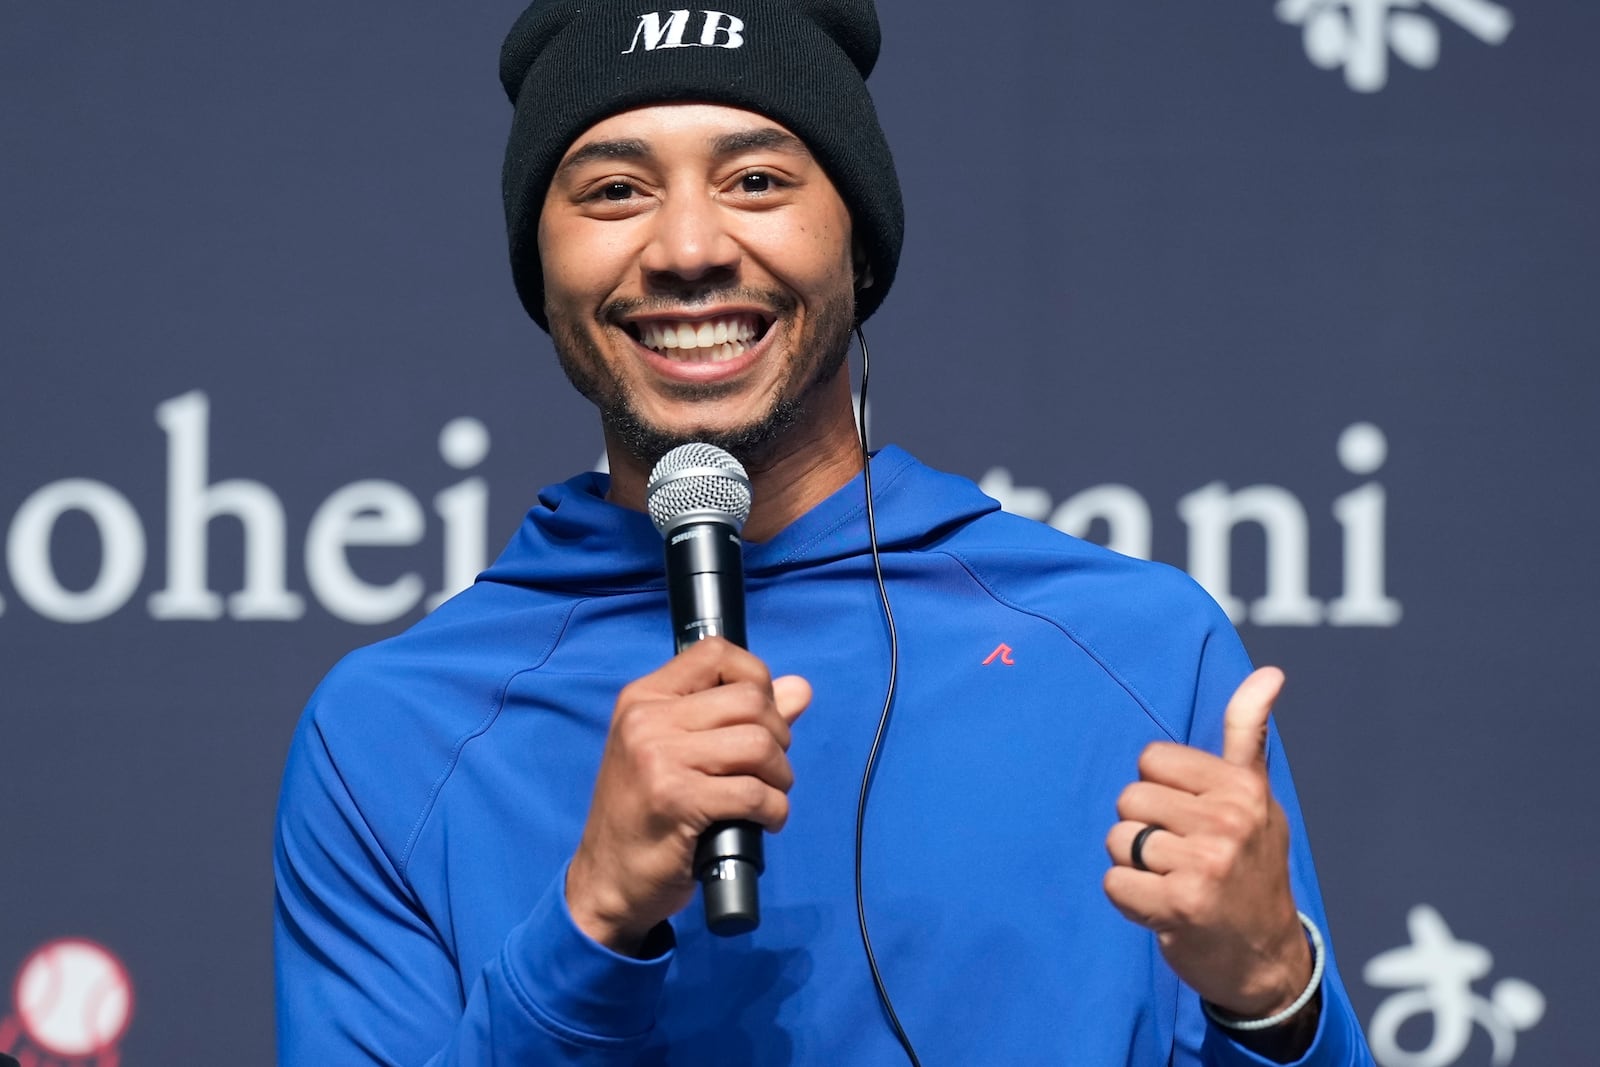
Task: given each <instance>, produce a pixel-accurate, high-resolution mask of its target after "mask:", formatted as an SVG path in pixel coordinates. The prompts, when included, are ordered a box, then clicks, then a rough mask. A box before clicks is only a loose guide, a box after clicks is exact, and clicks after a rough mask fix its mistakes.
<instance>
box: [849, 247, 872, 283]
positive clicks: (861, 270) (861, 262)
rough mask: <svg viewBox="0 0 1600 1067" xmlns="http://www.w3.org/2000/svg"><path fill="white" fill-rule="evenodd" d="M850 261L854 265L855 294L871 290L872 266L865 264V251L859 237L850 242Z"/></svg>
mask: <svg viewBox="0 0 1600 1067" xmlns="http://www.w3.org/2000/svg"><path fill="white" fill-rule="evenodd" d="M850 260H851V262H852V263H853V264H854V265H855V271H856V292H858V293H859V292H860V291H861V290H863V289H871V288H872V264H870V263H868V262H867V249H866V246H865V245H863V244H862V243H861V239H860V238H859V237H858V238H855V239H854V240H852V241H851V242H850Z"/></svg>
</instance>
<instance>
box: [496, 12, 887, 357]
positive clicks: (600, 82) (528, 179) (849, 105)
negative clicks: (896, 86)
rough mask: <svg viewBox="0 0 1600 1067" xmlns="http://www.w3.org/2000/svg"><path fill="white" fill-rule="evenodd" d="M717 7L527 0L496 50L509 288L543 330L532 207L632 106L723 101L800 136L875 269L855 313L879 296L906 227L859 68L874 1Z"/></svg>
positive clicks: (867, 51) (873, 30)
mask: <svg viewBox="0 0 1600 1067" xmlns="http://www.w3.org/2000/svg"><path fill="white" fill-rule="evenodd" d="M712 2H714V3H716V4H717V7H718V9H719V10H716V11H709V10H706V9H704V8H690V9H681V8H663V9H661V10H649V8H650V0H626V2H623V0H534V2H533V3H532V4H531V5H529V7H528V9H527V10H526V11H524V12H523V13H522V17H521V18H519V19H518V20H517V23H516V25H515V26H513V27H512V28H511V33H510V34H509V35H507V37H506V41H505V45H504V47H503V48H502V49H501V52H500V82H501V84H502V85H504V86H505V90H506V95H507V96H509V97H510V98H511V102H512V104H513V105H515V108H516V112H515V114H514V116H513V117H512V120H511V137H510V140H509V142H508V143H507V145H506V163H505V172H504V174H503V178H502V181H503V189H504V193H505V201H506V230H507V234H508V237H509V239H510V243H511V274H512V278H513V279H514V280H515V282H516V285H517V295H518V296H520V297H521V298H522V305H523V307H525V308H527V309H528V314H530V315H532V316H533V319H534V321H535V322H537V323H538V324H539V325H540V326H542V327H544V328H545V329H549V323H548V322H546V320H545V314H544V278H543V275H542V272H541V269H540V265H539V242H538V235H539V212H540V211H541V210H543V208H544V198H545V192H546V190H547V189H548V188H549V185H550V180H551V179H552V178H553V177H554V176H555V171H556V166H557V165H558V164H559V163H560V162H561V157H562V156H563V155H565V154H566V151H567V149H568V148H570V147H571V146H572V142H573V141H575V140H576V139H577V138H578V136H579V135H580V134H581V133H583V131H584V130H586V129H588V128H589V127H590V126H593V125H594V124H595V123H596V122H599V121H600V120H601V119H604V118H607V117H609V116H611V115H615V114H617V113H618V112H621V111H626V110H628V109H630V108H635V107H642V106H645V105H649V104H661V103H671V102H679V101H683V102H697V103H711V104H728V105H731V106H733V107H741V108H745V109H747V110H750V111H755V112H758V113H760V114H762V115H766V116H767V117H768V118H771V119H774V120H776V121H778V122H780V123H782V124H783V125H784V126H786V127H788V128H789V129H790V130H791V131H793V132H794V134H795V135H796V136H797V137H799V138H800V139H801V140H802V141H804V142H805V143H806V146H807V147H808V148H810V149H811V152H812V154H813V155H815V156H816V158H817V161H818V162H819V163H820V164H821V165H822V167H823V169H824V170H825V171H827V173H828V176H829V177H830V178H831V179H832V180H833V184H834V186H835V187H836V188H837V189H838V190H839V195H840V196H841V197H842V198H843V199H844V203H845V206H846V207H848V208H849V210H850V218H851V221H852V223H853V226H854V230H855V236H856V237H857V239H859V240H860V241H861V242H862V245H863V247H864V248H865V250H866V254H867V263H868V264H869V266H870V267H871V270H872V284H871V286H870V287H868V288H866V289H862V290H859V291H858V292H857V293H856V319H857V321H860V320H863V319H865V318H866V317H867V316H868V315H871V314H872V313H873V312H874V311H876V310H877V308H878V305H879V304H881V303H882V302H883V298H884V295H885V294H886V293H888V291H889V285H890V283H891V282H893V281H894V272H895V266H896V264H898V263H899V261H900V242H901V238H902V237H903V236H904V232H905V218H904V211H903V209H902V207H901V203H900V183H899V181H898V180H897V179H896V178H895V173H894V160H893V159H892V158H891V157H890V155H889V145H888V143H887V142H886V141H885V140H884V137H883V130H882V129H881V128H880V127H879V125H878V115H877V112H876V111H875V110H874V109H873V106H872V98H871V97H870V96H868V95H867V86H866V81H865V79H866V77H867V75H868V74H870V73H871V72H872V67H873V64H874V63H876V62H877V59H878V41H879V34H878V14H877V11H876V9H875V8H874V7H873V4H872V0H712Z"/></svg>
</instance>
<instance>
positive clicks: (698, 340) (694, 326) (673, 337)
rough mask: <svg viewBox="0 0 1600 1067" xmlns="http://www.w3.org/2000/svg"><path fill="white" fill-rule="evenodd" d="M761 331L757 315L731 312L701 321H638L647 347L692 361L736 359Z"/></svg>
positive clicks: (709, 361) (711, 361) (642, 341)
mask: <svg viewBox="0 0 1600 1067" xmlns="http://www.w3.org/2000/svg"><path fill="white" fill-rule="evenodd" d="M760 333H761V322H760V320H759V319H758V318H756V316H754V315H728V316H725V317H723V318H720V319H705V320H703V321H700V322H662V321H660V320H654V321H650V322H642V323H640V324H639V340H640V342H641V343H643V344H644V346H645V347H646V348H653V349H655V350H656V351H657V352H663V353H670V354H671V356H672V358H674V359H680V360H683V361H685V362H689V363H721V362H723V361H725V360H730V359H733V358H734V357H735V356H738V355H739V354H740V353H742V352H743V351H744V350H745V349H746V348H748V347H750V342H751V341H754V340H755V339H756V336H757V335H758V334H760Z"/></svg>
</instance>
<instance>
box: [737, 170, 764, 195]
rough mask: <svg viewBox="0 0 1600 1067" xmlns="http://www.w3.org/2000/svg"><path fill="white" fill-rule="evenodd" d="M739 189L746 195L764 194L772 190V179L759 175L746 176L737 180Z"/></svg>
mask: <svg viewBox="0 0 1600 1067" xmlns="http://www.w3.org/2000/svg"><path fill="white" fill-rule="evenodd" d="M739 187H740V188H741V189H742V190H743V191H744V192H747V193H765V192H768V191H770V190H771V189H772V178H771V177H770V176H769V175H766V174H761V173H755V174H746V175H745V176H744V177H742V178H740V179H739Z"/></svg>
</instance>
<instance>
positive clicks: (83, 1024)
mask: <svg viewBox="0 0 1600 1067" xmlns="http://www.w3.org/2000/svg"><path fill="white" fill-rule="evenodd" d="M16 1002H17V1018H18V1019H20V1020H21V1021H22V1026H23V1028H24V1029H25V1030H27V1032H28V1035H29V1036H30V1037H32V1038H33V1040H34V1041H36V1042H38V1043H39V1045H40V1046H41V1047H42V1048H44V1049H46V1050H48V1051H50V1052H53V1053H55V1054H57V1055H59V1056H87V1055H90V1054H92V1053H96V1052H100V1051H101V1050H103V1049H106V1048H109V1047H110V1046H111V1045H113V1044H115V1043H116V1041H117V1039H118V1038H120V1037H121V1036H122V1034H123V1032H124V1031H125V1030H127V1028H128V1020H129V1018H130V1017H131V1016H132V1014H133V987H132V985H131V984H130V983H129V981H128V972H127V969H126V968H124V967H123V965H122V961H121V960H119V959H117V958H116V957H115V956H113V955H112V954H111V953H110V952H108V951H106V950H105V949H104V948H102V947H101V946H99V945H97V944H95V943H94V942H92V941H85V940H82V939H80V938H66V939H63V940H60V941H52V942H50V943H49V944H47V945H44V946H43V947H41V948H39V949H38V950H37V951H35V952H34V953H33V955H31V956H29V957H28V959H27V961H26V962H25V963H23V965H22V970H21V971H19V972H18V974H17V987H16Z"/></svg>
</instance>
